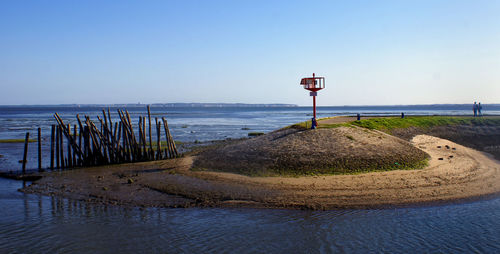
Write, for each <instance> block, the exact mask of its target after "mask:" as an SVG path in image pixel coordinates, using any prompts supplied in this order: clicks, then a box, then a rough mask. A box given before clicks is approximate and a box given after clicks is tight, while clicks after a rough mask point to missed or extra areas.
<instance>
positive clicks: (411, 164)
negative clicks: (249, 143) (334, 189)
mask: <svg viewBox="0 0 500 254" xmlns="http://www.w3.org/2000/svg"><path fill="white" fill-rule="evenodd" d="M359 162H361V161H359ZM361 163H363V164H365V165H362V166H361V165H358V163H352V162H351V163H346V164H343V163H339V165H336V166H332V167H331V168H329V169H307V170H291V169H290V168H286V169H285V168H282V169H278V168H274V169H273V170H270V171H261V172H253V173H251V174H248V172H238V173H240V174H241V173H243V174H247V175H249V176H287V177H300V176H321V175H357V174H364V173H371V172H386V171H392V170H418V169H423V168H425V167H427V166H428V165H429V158H428V157H425V158H423V159H420V160H416V161H407V162H401V163H398V162H394V163H380V161H379V162H376V163H369V162H368V163H367V162H366V161H364V162H361ZM342 164H343V165H342ZM367 164H371V165H367Z"/></svg>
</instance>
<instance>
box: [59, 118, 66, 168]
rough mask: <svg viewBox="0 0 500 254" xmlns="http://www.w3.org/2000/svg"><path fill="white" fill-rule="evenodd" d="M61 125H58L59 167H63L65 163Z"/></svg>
mask: <svg viewBox="0 0 500 254" xmlns="http://www.w3.org/2000/svg"><path fill="white" fill-rule="evenodd" d="M62 128H63V125H60V126H59V142H60V144H59V149H61V151H60V154H61V157H60V158H61V168H65V166H66V164H65V163H64V147H63V144H64V142H63V141H64V140H63V129H62Z"/></svg>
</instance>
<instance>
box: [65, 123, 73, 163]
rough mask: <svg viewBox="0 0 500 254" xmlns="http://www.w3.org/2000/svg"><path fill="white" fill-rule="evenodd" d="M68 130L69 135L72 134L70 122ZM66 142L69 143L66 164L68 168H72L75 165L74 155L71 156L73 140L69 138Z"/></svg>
mask: <svg viewBox="0 0 500 254" xmlns="http://www.w3.org/2000/svg"><path fill="white" fill-rule="evenodd" d="M68 132H69V135H71V125H70V124H68ZM66 142H67V145H68V160H67V162H66V166H67V167H68V168H72V167H73V157H72V156H71V140H70V139H67V140H66Z"/></svg>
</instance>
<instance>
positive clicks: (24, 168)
mask: <svg viewBox="0 0 500 254" xmlns="http://www.w3.org/2000/svg"><path fill="white" fill-rule="evenodd" d="M29 139H30V133H29V132H26V138H25V139H24V155H23V174H26V162H27V157H28V142H29V141H30V140H29Z"/></svg>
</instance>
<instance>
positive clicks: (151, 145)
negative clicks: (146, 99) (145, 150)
mask: <svg viewBox="0 0 500 254" xmlns="http://www.w3.org/2000/svg"><path fill="white" fill-rule="evenodd" d="M148 121H149V158H150V159H151V158H154V154H153V138H152V136H151V107H150V106H149V105H148Z"/></svg>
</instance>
